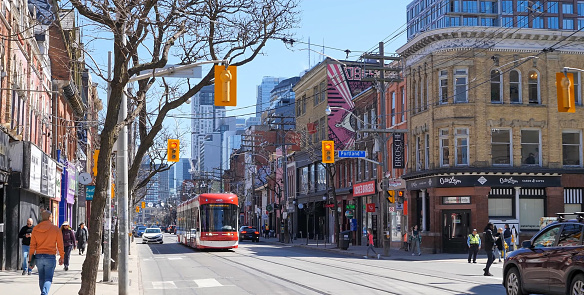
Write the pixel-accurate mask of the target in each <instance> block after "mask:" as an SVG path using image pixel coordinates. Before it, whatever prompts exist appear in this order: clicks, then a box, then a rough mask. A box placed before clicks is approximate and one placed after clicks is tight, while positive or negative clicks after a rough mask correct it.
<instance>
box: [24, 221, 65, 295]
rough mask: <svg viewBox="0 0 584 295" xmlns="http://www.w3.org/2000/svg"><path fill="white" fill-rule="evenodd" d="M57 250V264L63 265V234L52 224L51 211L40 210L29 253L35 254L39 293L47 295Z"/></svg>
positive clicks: (51, 281)
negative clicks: (39, 220)
mask: <svg viewBox="0 0 584 295" xmlns="http://www.w3.org/2000/svg"><path fill="white" fill-rule="evenodd" d="M57 250H59V255H60V257H59V265H63V257H65V250H64V247H63V234H62V233H61V230H59V228H58V227H57V226H56V225H54V224H53V214H52V213H51V211H48V210H45V211H43V212H41V222H40V223H39V224H38V225H37V226H35V227H34V228H33V230H32V237H31V240H30V254H31V255H32V254H34V255H35V264H36V266H37V268H38V270H39V287H40V289H41V295H48V294H49V289H51V284H52V283H53V274H54V273H55V267H56V265H55V262H56V261H55V260H56V256H55V255H56V254H57ZM29 257H30V256H29ZM29 263H30V262H29Z"/></svg>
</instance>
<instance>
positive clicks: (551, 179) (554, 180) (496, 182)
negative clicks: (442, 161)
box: [406, 175, 562, 190]
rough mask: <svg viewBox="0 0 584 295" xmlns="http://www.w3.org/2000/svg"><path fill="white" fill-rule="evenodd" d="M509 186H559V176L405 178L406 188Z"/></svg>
mask: <svg viewBox="0 0 584 295" xmlns="http://www.w3.org/2000/svg"><path fill="white" fill-rule="evenodd" d="M472 186H489V187H510V186H517V187H522V188H536V187H538V188H542V187H561V186H562V185H561V176H540V175H538V176H523V175H521V176H515V175H513V176H511V175H453V176H434V177H427V178H422V179H414V180H407V181H406V187H407V189H408V190H420V189H426V188H430V187H472Z"/></svg>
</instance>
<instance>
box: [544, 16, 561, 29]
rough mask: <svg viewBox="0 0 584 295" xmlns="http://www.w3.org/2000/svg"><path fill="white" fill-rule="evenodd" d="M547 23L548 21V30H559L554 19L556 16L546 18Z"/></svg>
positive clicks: (556, 20)
mask: <svg viewBox="0 0 584 295" xmlns="http://www.w3.org/2000/svg"><path fill="white" fill-rule="evenodd" d="M547 21H548V29H559V28H560V26H559V24H558V17H556V16H553V17H548V18H547Z"/></svg>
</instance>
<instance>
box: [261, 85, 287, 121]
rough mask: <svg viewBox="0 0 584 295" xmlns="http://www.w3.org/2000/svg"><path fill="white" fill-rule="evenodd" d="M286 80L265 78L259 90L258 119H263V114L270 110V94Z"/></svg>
mask: <svg viewBox="0 0 584 295" xmlns="http://www.w3.org/2000/svg"><path fill="white" fill-rule="evenodd" d="M283 79H284V78H276V77H264V78H263V79H262V84H260V85H258V88H257V102H256V117H261V116H262V113H263V112H264V111H265V110H267V109H269V108H270V99H271V95H270V92H271V91H272V89H274V87H276V85H278V83H280V81H282V80H283Z"/></svg>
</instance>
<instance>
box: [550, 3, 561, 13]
mask: <svg viewBox="0 0 584 295" xmlns="http://www.w3.org/2000/svg"><path fill="white" fill-rule="evenodd" d="M558 7H559V5H558V2H556V1H548V3H547V12H548V13H558V9H559V8H558Z"/></svg>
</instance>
